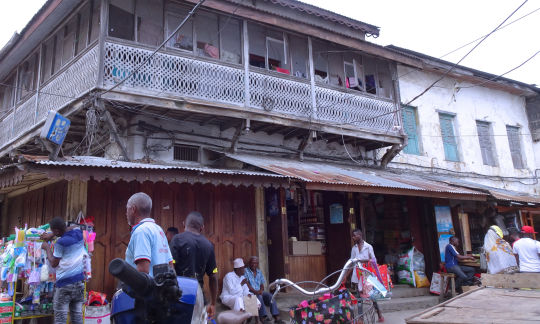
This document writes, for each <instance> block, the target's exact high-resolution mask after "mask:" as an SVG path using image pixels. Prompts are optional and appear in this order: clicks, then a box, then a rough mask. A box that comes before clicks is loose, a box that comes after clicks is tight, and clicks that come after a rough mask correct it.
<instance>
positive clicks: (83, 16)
mask: <svg viewBox="0 0 540 324" xmlns="http://www.w3.org/2000/svg"><path fill="white" fill-rule="evenodd" d="M89 26H90V5H89V4H86V5H85V6H84V7H83V8H82V9H81V12H80V13H79V27H78V29H77V46H76V48H75V55H77V54H79V53H80V52H81V51H82V50H83V49H85V48H86V43H88V27H89Z"/></svg>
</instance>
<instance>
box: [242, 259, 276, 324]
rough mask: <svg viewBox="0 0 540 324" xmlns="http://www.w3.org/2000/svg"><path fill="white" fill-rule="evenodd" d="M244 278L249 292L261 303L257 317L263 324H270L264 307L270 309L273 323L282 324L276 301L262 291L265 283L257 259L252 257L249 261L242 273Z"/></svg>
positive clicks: (266, 292)
mask: <svg viewBox="0 0 540 324" xmlns="http://www.w3.org/2000/svg"><path fill="white" fill-rule="evenodd" d="M244 277H246V279H247V286H248V288H249V291H250V292H251V293H253V294H254V295H255V296H257V299H259V301H260V302H261V308H260V309H259V317H260V318H261V320H262V321H263V322H264V323H271V322H272V320H271V319H270V318H269V317H268V315H267V314H266V307H265V306H269V307H270V313H271V314H272V316H273V317H274V320H275V323H284V322H283V321H281V320H280V319H279V309H278V307H277V304H276V301H275V300H273V299H272V294H270V293H269V292H268V291H264V285H265V283H266V281H265V280H264V276H263V274H262V272H261V270H260V269H259V258H258V257H256V256H252V257H251V258H250V259H249V262H248V267H247V268H246V271H245V272H244Z"/></svg>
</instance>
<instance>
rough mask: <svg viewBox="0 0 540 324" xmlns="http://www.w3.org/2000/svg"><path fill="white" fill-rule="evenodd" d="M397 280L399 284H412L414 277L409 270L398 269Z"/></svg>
mask: <svg viewBox="0 0 540 324" xmlns="http://www.w3.org/2000/svg"><path fill="white" fill-rule="evenodd" d="M398 282H399V283H400V284H406V285H411V286H414V277H413V275H412V273H411V272H410V271H409V270H399V271H398Z"/></svg>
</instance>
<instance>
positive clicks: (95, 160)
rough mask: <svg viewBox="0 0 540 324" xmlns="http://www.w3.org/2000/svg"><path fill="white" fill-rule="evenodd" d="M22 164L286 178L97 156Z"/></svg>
mask: <svg viewBox="0 0 540 324" xmlns="http://www.w3.org/2000/svg"><path fill="white" fill-rule="evenodd" d="M20 160H21V162H30V163H34V164H38V165H48V166H74V167H98V168H119V169H147V170H175V169H177V170H189V171H198V172H202V173H216V174H227V175H248V176H263V177H273V178H286V177H285V176H283V175H280V174H274V173H266V172H255V171H248V170H232V169H215V168H201V167H192V166H185V165H178V164H151V163H141V162H125V161H115V160H110V159H106V158H103V157H96V156H73V157H66V158H65V160H62V161H51V160H49V158H48V157H46V156H32V155H22V156H21V159H20Z"/></svg>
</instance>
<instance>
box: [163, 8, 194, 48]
mask: <svg viewBox="0 0 540 324" xmlns="http://www.w3.org/2000/svg"><path fill="white" fill-rule="evenodd" d="M187 14H188V11H187V10H185V9H177V10H175V11H174V12H170V13H169V14H168V15H167V35H171V34H172V33H173V32H174V30H175V29H176V27H178V25H180V23H181V22H182V20H183V19H184V17H186V16H187ZM168 43H169V44H168V46H169V47H173V48H177V49H181V50H185V51H190V52H191V51H193V20H192V19H190V20H188V21H187V22H186V23H185V24H184V26H182V28H180V30H179V31H178V33H176V35H175V36H173V37H172V38H171V39H170V40H169V42H168Z"/></svg>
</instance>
